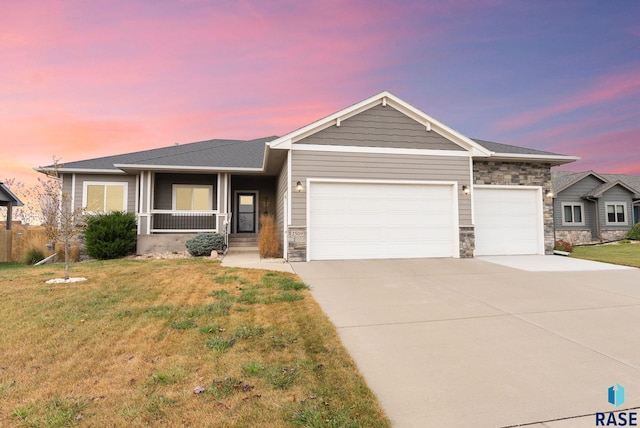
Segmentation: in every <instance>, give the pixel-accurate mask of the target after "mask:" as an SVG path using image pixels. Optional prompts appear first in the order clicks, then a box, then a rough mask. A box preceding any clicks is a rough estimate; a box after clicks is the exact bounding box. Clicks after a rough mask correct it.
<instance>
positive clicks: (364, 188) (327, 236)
mask: <svg viewBox="0 0 640 428" xmlns="http://www.w3.org/2000/svg"><path fill="white" fill-rule="evenodd" d="M457 215H458V214H457V208H455V206H454V200H453V186H451V185H433V184H389V183H379V184H378V183H327V182H312V183H311V185H310V188H309V249H308V250H309V251H308V257H309V260H336V259H382V258H413V257H452V256H453V255H454V254H455V248H454V241H455V243H457V238H455V236H456V234H454V227H456V226H457V221H456V219H457Z"/></svg>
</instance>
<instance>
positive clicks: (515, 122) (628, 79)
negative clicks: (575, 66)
mask: <svg viewBox="0 0 640 428" xmlns="http://www.w3.org/2000/svg"><path fill="white" fill-rule="evenodd" d="M638 97H640V64H636V65H635V66H634V67H633V68H632V69H630V70H625V71H622V72H619V73H615V74H611V75H607V76H603V77H601V78H600V79H598V81H596V82H595V83H594V84H593V85H591V86H590V87H588V88H585V90H584V91H582V92H580V93H578V94H574V95H572V96H569V97H567V98H566V99H561V100H559V101H558V102H556V103H554V104H552V105H549V106H546V107H542V108H539V109H534V110H531V111H528V112H525V113H522V114H520V115H516V116H513V117H508V118H506V119H504V120H500V121H498V122H496V123H495V127H496V128H497V129H498V130H500V131H507V130H514V129H518V128H525V127H528V126H531V125H535V124H537V123H539V122H541V121H543V120H545V119H548V118H551V117H553V116H556V115H562V114H567V113H571V112H574V111H576V110H579V109H582V108H585V107H590V106H594V105H601V104H606V103H609V102H613V101H618V100H622V99H634V98H635V99H636V100H637V99H638Z"/></svg>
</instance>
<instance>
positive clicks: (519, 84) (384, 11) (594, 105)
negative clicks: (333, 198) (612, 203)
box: [0, 0, 640, 183]
mask: <svg viewBox="0 0 640 428" xmlns="http://www.w3.org/2000/svg"><path fill="white" fill-rule="evenodd" d="M0 12H1V13H0V63H1V64H2V67H1V68H0V99H1V100H2V102H1V103H0V114H1V115H2V117H3V126H1V127H0V142H1V143H0V144H2V146H3V148H4V149H5V150H4V153H5V155H4V156H3V158H2V159H1V160H0V179H2V178H12V177H15V178H17V179H19V180H20V181H23V182H26V183H29V182H32V181H34V180H35V177H36V176H37V175H36V174H35V173H34V172H33V171H32V168H33V167H34V166H38V165H45V164H49V163H51V159H52V156H56V157H59V158H62V162H65V161H74V160H79V159H88V158H92V157H98V156H105V155H111V154H117V153H124V152H130V151H135V150H143V149H148V148H154V147H162V146H167V145H172V144H174V143H176V142H179V143H188V142H193V141H199V140H205V139H211V138H256V137H262V136H267V135H283V134H285V133H287V132H289V131H291V130H293V129H296V128H298V127H300V126H303V125H305V124H308V123H310V122H312V121H314V120H316V119H319V118H321V117H323V116H325V115H327V114H330V113H332V112H335V111H337V110H339V109H341V108H344V107H346V106H349V105H351V104H353V103H356V102H358V101H360V100H362V99H365V98H367V97H369V96H371V95H373V94H376V93H378V92H380V91H382V90H389V91H391V92H392V93H394V94H395V95H397V96H399V97H400V98H402V99H404V100H405V101H407V102H409V103H410V104H412V105H414V106H415V107H417V108H419V109H421V110H423V111H424V112H425V113H427V114H429V115H430V116H433V117H435V118H436V119H438V120H439V121H441V122H443V123H445V124H447V125H449V126H450V127H453V128H454V129H456V130H458V131H460V132H461V133H463V134H465V135H467V136H469V137H472V138H480V139H486V140H491V141H497V142H502V143H506V144H514V145H522V146H526V147H532V148H538V149H542V150H548V151H552V152H558V153H562V154H567V155H573V156H580V157H581V158H582V160H581V161H579V162H576V163H573V164H570V165H567V166H566V167H564V169H572V170H588V169H594V170H597V171H598V172H604V173H628V174H636V175H640V150H639V146H640V144H639V142H640V2H638V1H631V0H629V1H622V0H614V1H606V2H605V1H511V0H509V1H507V0H504V1H503V0H479V1H449V2H434V1H415V2H413V1H402V2H398V1H377V0H373V1H363V0H358V1H349V2H344V1H333V0H332V1H305V2H297V1H269V2H263V1H256V2H251V1H160V2H134V1H118V0H113V1H101V0H96V1H91V2H85V1H79V0H75V1H74V0H71V1H64V2H62V1H61V2H52V1H24V2H3V3H2V4H0Z"/></svg>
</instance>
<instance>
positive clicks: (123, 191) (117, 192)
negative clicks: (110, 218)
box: [82, 181, 128, 212]
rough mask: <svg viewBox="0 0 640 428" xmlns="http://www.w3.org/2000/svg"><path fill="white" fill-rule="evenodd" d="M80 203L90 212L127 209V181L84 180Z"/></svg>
mask: <svg viewBox="0 0 640 428" xmlns="http://www.w3.org/2000/svg"><path fill="white" fill-rule="evenodd" d="M83 187H84V192H83V195H82V198H83V200H82V205H83V207H85V209H86V210H87V211H91V212H110V211H126V210H127V189H128V185H127V183H105V182H97V181H85V182H84V185H83Z"/></svg>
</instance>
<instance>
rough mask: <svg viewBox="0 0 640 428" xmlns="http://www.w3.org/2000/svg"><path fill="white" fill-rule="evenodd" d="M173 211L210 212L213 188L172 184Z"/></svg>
mask: <svg viewBox="0 0 640 428" xmlns="http://www.w3.org/2000/svg"><path fill="white" fill-rule="evenodd" d="M172 200H173V203H172V206H173V209H174V210H177V211H210V210H212V209H213V208H212V207H213V186H207V185H199V184H174V185H173V198H172Z"/></svg>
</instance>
